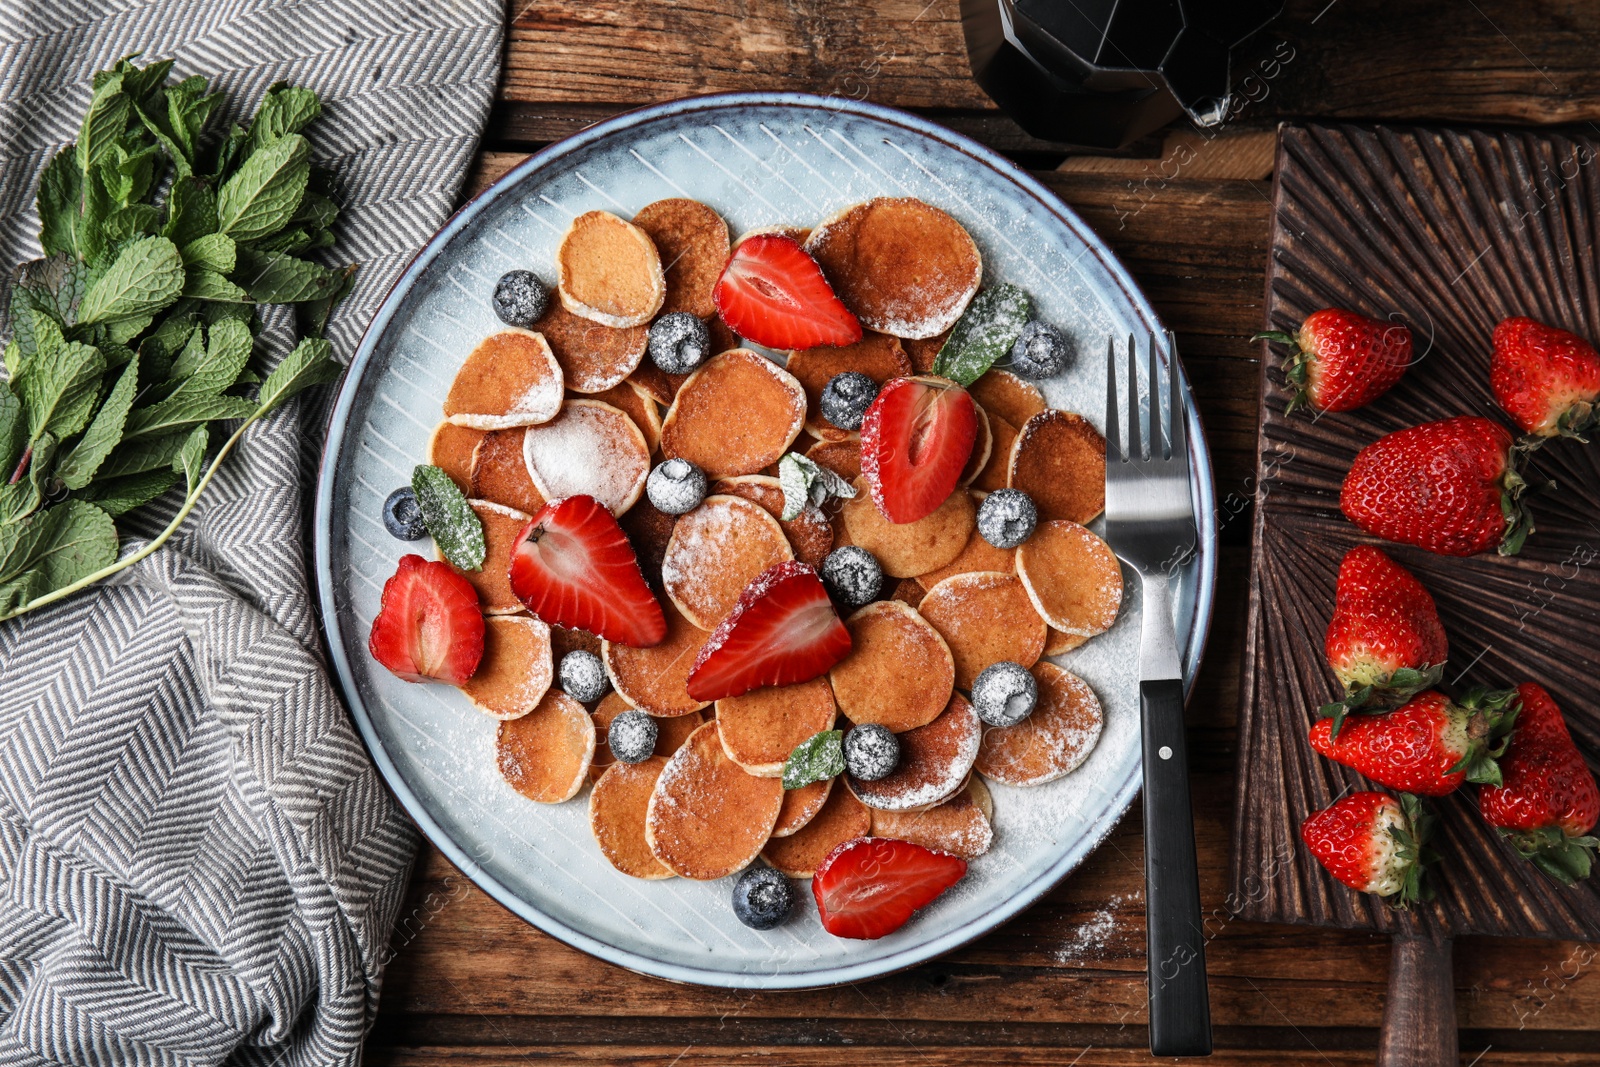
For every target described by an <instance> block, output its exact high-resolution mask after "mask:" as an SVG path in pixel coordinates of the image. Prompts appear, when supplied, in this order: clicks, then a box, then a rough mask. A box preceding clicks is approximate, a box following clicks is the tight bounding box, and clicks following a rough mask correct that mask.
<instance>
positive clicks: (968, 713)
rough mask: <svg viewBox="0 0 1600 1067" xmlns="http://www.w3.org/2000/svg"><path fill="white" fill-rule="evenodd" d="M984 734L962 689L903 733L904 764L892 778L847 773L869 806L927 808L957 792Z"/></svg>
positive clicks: (906, 809) (893, 809) (907, 808)
mask: <svg viewBox="0 0 1600 1067" xmlns="http://www.w3.org/2000/svg"><path fill="white" fill-rule="evenodd" d="M982 739H983V727H982V725H981V724H980V723H979V722H978V714H977V712H975V711H973V710H972V705H971V704H968V703H967V698H966V697H964V696H962V695H961V694H960V693H954V694H952V695H951V697H950V703H949V704H947V705H945V709H944V710H943V711H942V712H940V713H939V717H938V718H936V719H934V720H933V721H932V722H930V723H928V724H927V725H926V726H919V727H917V728H916V729H915V730H908V731H906V732H905V733H903V734H901V735H900V765H899V766H897V767H896V768H895V769H894V770H893V771H892V772H891V773H890V774H889V776H888V777H886V778H880V779H878V780H877V781H876V782H863V781H861V780H860V779H859V778H856V777H855V776H853V775H846V776H845V777H846V780H847V781H848V782H849V783H850V789H851V790H852V791H853V792H854V793H855V795H856V797H857V798H858V799H859V800H860V801H861V803H863V804H865V805H866V806H867V807H869V808H876V809H878V810H880V811H922V810H924V809H926V808H931V807H933V805H935V804H938V803H939V802H941V801H943V800H946V799H948V798H949V797H950V796H951V795H953V794H954V793H956V792H957V791H958V790H959V789H960V788H961V785H962V782H964V781H965V780H966V777H967V775H968V774H970V773H971V772H972V763H973V760H975V759H977V757H978V746H979V744H980V742H981V741H982Z"/></svg>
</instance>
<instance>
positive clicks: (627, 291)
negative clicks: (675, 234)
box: [556, 211, 667, 329]
mask: <svg viewBox="0 0 1600 1067" xmlns="http://www.w3.org/2000/svg"><path fill="white" fill-rule="evenodd" d="M556 267H557V272H558V277H559V281H558V283H557V290H558V291H559V292H560V294H561V303H562V306H563V307H565V308H566V309H567V310H568V311H570V312H572V313H573V314H574V315H577V316H579V317H580V318H585V319H592V320H594V321H595V322H598V323H600V324H601V325H602V326H611V327H615V328H617V329H625V328H627V327H629V326H643V325H644V324H645V323H647V322H649V321H650V320H651V319H652V318H654V317H655V314H656V312H657V311H659V310H660V309H661V302H662V300H663V299H665V297H666V294H667V280H666V275H665V274H664V273H663V271H662V269H661V256H660V254H659V253H657V252H656V246H655V243H654V242H653V241H651V240H650V235H649V234H647V233H645V232H644V231H643V230H641V229H640V228H639V227H637V226H635V225H633V224H632V223H628V222H623V221H622V220H621V219H619V218H617V217H616V216H615V215H613V214H611V213H610V212H609V211H586V212H584V213H583V214H582V215H579V216H578V217H577V218H575V219H573V220H572V225H571V226H570V227H568V229H567V232H566V235H565V236H564V237H562V238H561V247H560V249H558V250H557V252H556Z"/></svg>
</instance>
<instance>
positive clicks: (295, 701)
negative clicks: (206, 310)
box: [0, 0, 504, 1067]
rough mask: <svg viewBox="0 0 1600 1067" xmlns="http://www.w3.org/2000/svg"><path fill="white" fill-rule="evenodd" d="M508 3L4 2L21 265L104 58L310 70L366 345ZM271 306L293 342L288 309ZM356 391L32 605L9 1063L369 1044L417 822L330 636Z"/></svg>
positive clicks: (4, 169)
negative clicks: (372, 744) (317, 505)
mask: <svg viewBox="0 0 1600 1067" xmlns="http://www.w3.org/2000/svg"><path fill="white" fill-rule="evenodd" d="M503 14H504V13H503V9H502V7H501V5H500V4H499V3H497V2H495V0H451V2H450V3H440V4H434V3H380V2H376V0H0V264H3V265H6V266H9V265H10V264H14V263H17V262H20V261H21V260H23V259H28V258H32V257H33V256H36V255H38V253H39V249H38V244H37V240H36V232H37V225H38V220H37V218H36V217H35V215H34V212H33V204H32V198H33V190H34V187H35V184H36V181H37V178H38V174H39V172H40V170H41V169H42V168H43V166H44V164H45V163H46V161H47V160H48V159H49V158H50V156H51V155H52V154H53V153H54V152H55V151H56V150H57V149H58V148H60V147H61V146H62V145H64V144H66V143H67V142H69V141H71V140H72V139H73V138H74V137H75V136H76V123H77V121H78V116H79V115H81V113H82V111H83V108H84V106H85V105H86V104H87V102H88V99H89V79H90V77H91V75H92V74H93V72H94V71H96V70H98V69H101V68H103V67H106V66H109V65H110V64H111V63H113V62H114V61H115V60H116V59H117V58H119V57H120V56H122V55H125V54H127V53H129V52H135V51H142V52H143V53H144V55H145V57H146V59H157V58H164V57H169V56H170V57H173V58H175V59H176V60H177V70H176V73H177V75H178V76H180V77H181V76H187V75H190V74H206V75H208V76H212V77H213V78H214V79H215V80H214V84H215V85H216V86H217V87H218V88H222V89H226V90H228V92H229V93H230V95H231V97H232V99H233V101H234V102H235V105H236V106H237V107H239V108H240V110H247V109H249V108H251V107H253V105H254V103H255V101H256V99H257V98H258V97H259V96H260V94H261V92H262V91H263V90H264V89H265V88H266V87H267V86H268V85H270V84H271V83H273V82H274V81H277V80H280V79H289V80H291V81H294V82H296V83H299V84H302V85H307V86H310V87H312V88H314V89H316V90H317V91H318V92H319V93H321V94H322V97H323V100H324V103H325V108H324V115H323V118H322V119H321V120H320V121H319V122H318V123H317V124H316V125H315V126H313V127H312V129H311V131H310V137H311V140H312V143H313V150H314V154H315V155H316V156H318V157H319V158H320V161H321V162H322V163H323V164H324V165H326V166H328V167H330V168H332V169H333V170H334V172H335V173H336V175H337V178H338V184H339V190H340V198H341V200H342V202H343V209H344V210H343V215H342V227H341V231H340V240H339V244H338V245H337V247H336V248H335V249H334V250H333V253H334V258H335V259H336V260H337V261H338V262H348V261H350V260H355V261H358V262H360V263H361V265H362V266H361V272H360V274H359V276H358V281H357V284H356V287H355V290H354V292H353V293H352V296H351V298H350V299H349V300H348V301H347V302H346V303H345V304H344V305H343V306H342V308H341V309H340V311H339V312H338V313H336V316H335V320H334V322H333V323H331V324H330V327H329V335H330V336H331V337H332V338H333V340H334V343H335V346H336V348H337V349H338V350H339V351H340V352H341V353H342V354H344V355H346V356H348V355H349V353H350V352H352V351H353V350H354V347H355V343H356V340H357V339H358V338H359V336H360V334H361V331H362V329H363V327H364V326H365V324H366V322H367V321H368V319H369V318H370V317H371V314H372V312H373V310H374V309H375V308H376V306H377V303H378V302H379V301H380V300H381V299H382V296H383V294H384V293H385V292H386V291H387V289H388V287H389V284H390V282H391V281H392V280H393V278H394V277H395V275H396V274H398V272H399V271H400V270H401V268H402V267H403V266H404V265H405V263H406V262H407V261H408V260H409V258H410V257H411V256H412V254H413V253H415V251H416V250H417V249H418V248H419V247H420V246H421V245H422V243H423V241H424V240H425V239H426V238H427V237H428V236H429V235H430V234H431V233H432V232H433V230H434V229H435V228H437V227H438V225H439V224H440V223H442V222H443V221H444V219H445V218H446V216H447V215H448V214H449V212H450V209H451V207H452V206H453V204H454V203H455V200H456V196H457V192H458V189H459V186H460V182H461V179H462V177H463V175H464V174H465V172H466V169H467V166H468V164H469V162H470V159H471V155H472V152H473V149H474V147H475V144H476V141H477V138H478V136H479V133H480V132H481V130H482V128H483V123H484V121H485V120H486V118H487V115H488V109H489V104H490V102H491V100H492V97H493V94H494V87H495V82H496V79H497V77H498V73H499V56H500V47H501V20H502V18H503ZM229 118H230V119H231V118H232V116H229ZM264 317H265V318H266V320H267V325H268V329H267V330H266V332H265V334H264V335H263V340H264V343H265V344H266V345H267V346H268V349H269V350H270V351H271V352H273V353H275V354H280V355H281V353H282V352H285V351H287V349H288V347H289V346H290V345H291V344H292V342H293V337H292V336H291V334H290V329H289V320H288V317H287V316H283V315H271V314H268V315H266V316H264ZM323 392H325V390H324V391H323ZM325 408H326V397H325V396H316V395H312V396H308V397H303V398H301V399H299V400H297V401H294V402H292V403H291V404H290V405H288V406H287V407H285V408H284V409H283V410H281V411H280V412H278V413H277V414H276V415H275V416H273V417H272V418H271V419H269V420H267V421H265V422H263V423H261V424H259V425H257V426H255V427H253V428H252V430H251V431H250V433H249V434H248V435H247V436H246V438H245V439H244V441H243V442H242V443H241V446H240V448H239V449H238V450H237V451H236V452H235V453H234V455H233V456H231V457H230V458H229V459H228V461H227V463H226V464H225V465H224V467H223V470H222V472H221V473H220V475H219V477H218V479H217V480H216V481H214V482H213V484H212V485H211V487H210V488H209V489H208V490H207V493H206V496H205V497H204V498H203V499H202V502H201V504H200V506H199V507H198V508H197V509H196V510H195V512H194V513H193V514H192V515H191V517H190V518H189V520H188V522H187V523H186V525H185V527H184V529H183V531H182V533H181V534H180V535H179V536H178V537H175V538H174V539H173V540H172V541H170V542H168V545H167V547H165V548H164V549H163V550H162V551H160V552H157V553H156V554H154V555H153V556H151V557H150V558H149V559H148V560H146V561H145V562H144V563H142V564H140V565H138V566H137V567H135V568H133V569H131V570H130V571H127V572H124V573H123V575H122V576H120V580H119V581H118V582H117V583H116V584H114V585H112V586H109V587H103V588H101V589H99V590H96V591H92V592H89V593H86V594H81V595H79V596H78V597H76V598H73V599H70V600H68V601H66V602H64V603H62V604H60V605H56V606H55V607H54V608H51V609H46V610H44V611H40V612H36V613H34V614H32V615H29V616H24V617H23V618H21V619H18V620H14V621H12V622H8V623H0V1064H43V1063H72V1064H80V1063H81V1064H135V1063H137V1064H146V1063H148V1064H211V1063H225V1062H226V1063H249V1064H277V1065H283V1067H288V1065H295V1064H307V1065H310V1064H339V1063H354V1062H357V1061H358V1060H359V1058H360V1048H361V1040H362V1037H363V1035H364V1034H365V1032H366V1030H367V1028H368V1026H369V1025H370V1023H371V1021H372V1017H373V1014H374V1011H375V1010H376V1005H377V998H378V989H379V983H380V979H381V977H382V971H383V963H384V960H385V952H386V949H387V945H388V941H389V932H390V928H391V924H392V923H393V921H394V916H395V913H396V911H397V910H398V907H399V904H400V898H401V895H402V894H403V892H404V889H405V885H406V879H407V875H408V873H409V870H410V866H411V860H412V857H413V855H414V853H415V849H416V839H415V833H414V831H413V830H412V828H411V826H410V824H409V823H408V822H407V821H406V820H405V818H404V817H403V816H402V815H401V814H400V812H399V811H398V809H397V808H396V806H395V804H394V803H393V801H392V800H391V799H390V797H389V795H388V793H387V792H386V791H385V789H384V786H383V784H382V782H381V780H380V779H379V778H378V775H377V773H376V771H375V770H374V769H373V767H372V765H371V763H370V761H369V760H368V758H367V755H366V752H365V751H364V749H363V748H362V746H361V743H360V740H359V739H358V738H357V736H356V734H355V732H354V730H353V728H352V727H351V724H350V721H349V719H348V716H347V715H346V713H345V711H344V709H343V707H342V706H341V704H340V701H339V698H338V695H337V693H336V690H335V689H334V687H333V685H332V684H331V682H330V680H329V676H328V673H327V670H326V666H325V664H324V663H323V661H322V657H321V653H320V651H319V649H318V643H317V642H318V637H317V622H316V617H315V614H314V612H313V608H312V596H311V589H310V587H309V583H308V578H307V574H306V558H307V538H306V531H305V519H306V506H305V503H306V500H307V499H308V497H307V492H306V491H307V488H308V487H309V485H310V480H311V478H312V476H313V473H314V470H315V463H316V459H317V457H318V455H319V453H320V446H321V435H322V428H323V413H324V411H325ZM169 506H170V505H169ZM150 510H151V511H153V512H155V513H156V514H153V515H145V516H130V517H128V518H127V519H126V520H124V521H123V522H122V523H121V526H122V532H123V537H124V548H125V549H127V548H128V547H130V546H133V545H136V544H137V543H138V540H139V538H140V536H141V535H143V536H148V535H149V534H150V533H152V532H153V531H154V529H156V528H159V523H158V519H160V515H159V512H160V510H161V505H160V504H159V503H158V504H157V505H155V506H153V507H152V509H150Z"/></svg>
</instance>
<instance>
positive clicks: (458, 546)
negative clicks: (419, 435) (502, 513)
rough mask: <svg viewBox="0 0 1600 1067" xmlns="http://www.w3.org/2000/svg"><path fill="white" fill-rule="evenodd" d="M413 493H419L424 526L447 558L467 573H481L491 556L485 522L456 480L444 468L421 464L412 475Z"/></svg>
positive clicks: (418, 503) (418, 498)
mask: <svg viewBox="0 0 1600 1067" xmlns="http://www.w3.org/2000/svg"><path fill="white" fill-rule="evenodd" d="M411 491H412V492H413V493H415V494H417V507H418V508H420V509H421V510H422V524H423V525H424V526H426V527H427V528H428V533H429V534H430V535H431V536H432V537H433V540H434V543H435V544H437V545H438V546H439V551H440V552H443V553H444V558H445V559H447V560H449V561H450V562H451V563H453V564H455V565H456V566H457V567H460V568H461V569H462V570H464V571H476V570H481V569H482V568H483V559H484V556H485V555H487V554H488V546H487V545H486V544H485V542H484V539H483V522H482V521H481V520H480V519H479V518H478V513H477V512H475V511H473V510H472V505H471V504H469V503H467V498H466V496H464V495H463V494H462V492H461V490H460V488H459V487H457V485H456V483H455V481H454V479H452V478H451V477H450V476H449V475H448V474H446V473H445V472H444V470H443V469H442V468H439V467H435V466H432V465H431V464H427V463H421V464H418V465H417V468H416V469H415V470H413V471H412V472H411Z"/></svg>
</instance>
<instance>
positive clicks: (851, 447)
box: [806, 440, 861, 482]
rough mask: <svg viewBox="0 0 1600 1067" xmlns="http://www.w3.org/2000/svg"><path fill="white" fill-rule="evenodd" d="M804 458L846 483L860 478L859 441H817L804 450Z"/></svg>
mask: <svg viewBox="0 0 1600 1067" xmlns="http://www.w3.org/2000/svg"><path fill="white" fill-rule="evenodd" d="M806 458H807V459H809V460H811V461H812V462H813V463H815V464H816V465H817V466H819V467H827V468H828V469H829V470H831V471H832V472H833V473H835V474H837V475H838V476H839V477H841V478H843V479H844V480H845V481H847V482H854V481H855V480H856V479H857V478H859V477H861V442H860V441H858V440H857V441H818V442H817V443H816V444H814V445H812V446H811V447H810V448H808V449H806Z"/></svg>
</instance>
